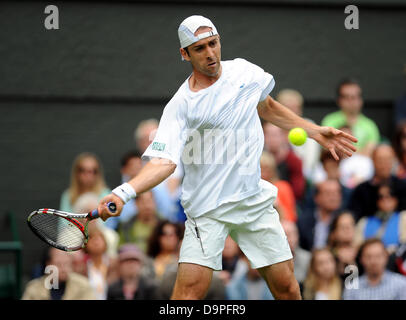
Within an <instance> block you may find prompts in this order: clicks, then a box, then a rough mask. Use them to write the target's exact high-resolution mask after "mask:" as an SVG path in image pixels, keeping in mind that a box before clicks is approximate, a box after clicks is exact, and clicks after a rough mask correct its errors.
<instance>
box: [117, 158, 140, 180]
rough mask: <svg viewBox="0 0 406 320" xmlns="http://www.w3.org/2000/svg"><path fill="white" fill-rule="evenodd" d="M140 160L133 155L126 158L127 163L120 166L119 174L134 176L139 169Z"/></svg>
mask: <svg viewBox="0 0 406 320" xmlns="http://www.w3.org/2000/svg"><path fill="white" fill-rule="evenodd" d="M141 168H142V160H141V158H137V157H133V158H131V159H130V160H128V162H127V164H126V165H125V166H124V167H123V168H121V174H123V175H126V176H127V177H128V178H130V179H131V178H133V177H135V176H136V175H137V174H138V172H140V171H141Z"/></svg>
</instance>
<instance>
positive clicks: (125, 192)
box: [112, 183, 137, 204]
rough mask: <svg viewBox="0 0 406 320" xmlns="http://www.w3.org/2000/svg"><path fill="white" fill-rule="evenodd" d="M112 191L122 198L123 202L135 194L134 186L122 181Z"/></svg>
mask: <svg viewBox="0 0 406 320" xmlns="http://www.w3.org/2000/svg"><path fill="white" fill-rule="evenodd" d="M112 193H114V194H115V195H116V196H117V197H119V198H120V199H121V200H123V202H124V204H125V203H127V202H128V201H130V200H131V199H132V198H135V197H136V196H137V193H136V192H135V190H134V188H133V187H132V186H131V185H130V184H129V183H123V184H122V185H120V186H118V187H117V188H115V189H114V190H113V191H112Z"/></svg>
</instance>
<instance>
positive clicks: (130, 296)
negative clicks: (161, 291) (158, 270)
mask: <svg viewBox="0 0 406 320" xmlns="http://www.w3.org/2000/svg"><path fill="white" fill-rule="evenodd" d="M118 261H119V265H118V272H119V280H118V281H116V282H114V283H113V284H111V285H110V286H109V288H108V291H107V300H152V299H156V298H157V291H156V285H155V283H154V282H152V281H149V280H148V278H146V277H145V276H143V275H142V267H143V264H144V261H145V256H144V254H143V252H142V251H141V250H140V249H139V248H138V247H137V246H136V245H134V244H124V245H122V246H121V247H120V249H119V254H118Z"/></svg>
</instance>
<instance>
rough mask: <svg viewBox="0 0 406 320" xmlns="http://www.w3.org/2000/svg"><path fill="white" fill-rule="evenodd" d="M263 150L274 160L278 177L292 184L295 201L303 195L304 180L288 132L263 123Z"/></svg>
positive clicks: (300, 161)
mask: <svg viewBox="0 0 406 320" xmlns="http://www.w3.org/2000/svg"><path fill="white" fill-rule="evenodd" d="M263 130H264V137H265V150H266V151H268V152H270V153H271V154H272V155H273V156H274V157H275V160H276V164H277V168H278V173H279V177H280V179H281V180H285V181H288V182H289V183H290V185H291V186H292V189H293V193H294V195H295V199H296V201H300V200H301V199H302V197H303V195H304V191H305V187H306V181H305V179H304V176H303V171H302V160H300V158H299V157H298V156H296V155H295V153H294V152H293V150H292V148H291V146H290V143H289V141H288V133H287V132H286V131H285V130H283V129H281V128H279V127H277V126H275V125H273V124H272V123H270V122H265V123H264V124H263Z"/></svg>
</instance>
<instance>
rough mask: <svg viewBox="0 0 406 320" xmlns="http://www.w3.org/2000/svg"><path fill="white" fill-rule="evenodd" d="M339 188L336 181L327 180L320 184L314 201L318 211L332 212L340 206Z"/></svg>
mask: <svg viewBox="0 0 406 320" xmlns="http://www.w3.org/2000/svg"><path fill="white" fill-rule="evenodd" d="M341 200H342V199H341V188H340V184H339V183H338V182H337V181H336V180H327V181H324V182H322V183H321V184H320V186H319V193H318V194H317V196H316V198H315V201H316V204H317V205H318V206H319V208H320V209H323V210H326V211H329V212H333V211H335V210H338V209H339V208H340V206H341Z"/></svg>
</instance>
